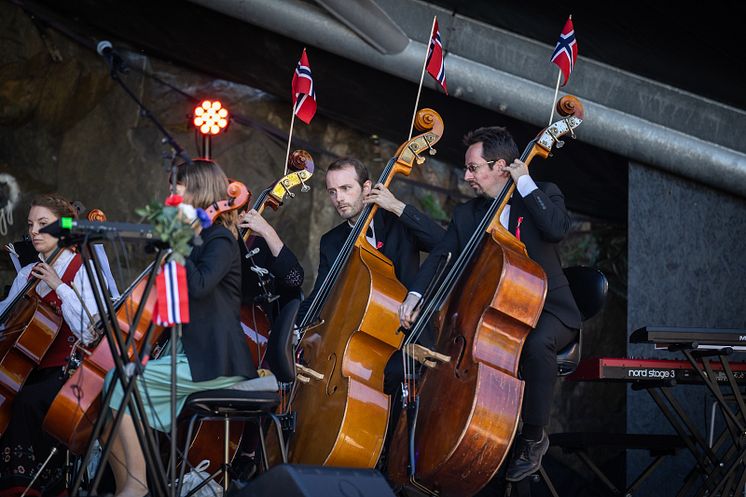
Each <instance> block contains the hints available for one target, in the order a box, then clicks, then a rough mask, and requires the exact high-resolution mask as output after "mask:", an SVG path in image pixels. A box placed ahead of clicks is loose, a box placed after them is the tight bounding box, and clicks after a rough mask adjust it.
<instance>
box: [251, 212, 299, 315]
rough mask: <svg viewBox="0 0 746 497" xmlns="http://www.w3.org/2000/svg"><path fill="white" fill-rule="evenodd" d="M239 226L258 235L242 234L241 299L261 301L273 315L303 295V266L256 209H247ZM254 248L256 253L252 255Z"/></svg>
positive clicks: (269, 313)
mask: <svg viewBox="0 0 746 497" xmlns="http://www.w3.org/2000/svg"><path fill="white" fill-rule="evenodd" d="M238 226H239V227H240V228H245V229H249V230H251V232H252V234H253V235H256V236H252V237H249V241H248V242H246V243H244V242H243V240H242V239H240V238H239V247H240V248H241V262H242V265H243V267H242V271H243V275H242V289H241V293H242V301H243V303H245V304H251V303H258V304H260V305H261V306H262V308H263V309H264V311H265V312H266V313H267V315H268V316H269V317H270V319H271V318H273V317H275V316H276V315H277V314H278V312H279V310H280V308H281V307H282V305H284V304H285V303H286V302H287V301H288V300H289V299H292V298H294V297H296V296H298V295H300V292H301V285H302V284H303V276H304V272H303V266H301V265H300V263H299V262H298V258H297V257H296V256H295V254H294V253H293V251H292V250H290V249H289V248H288V246H287V245H285V243H283V241H282V239H281V238H280V237H279V235H278V234H277V232H276V231H275V229H274V228H273V227H272V225H271V224H269V223H268V222H267V221H266V220H265V219H264V218H263V217H262V215H261V214H259V213H258V212H257V211H256V210H254V209H251V210H250V211H248V212H246V213H244V214H243V215H242V216H241V219H240V221H239V224H238ZM253 252H256V253H255V254H254V255H251V253H253ZM247 254H248V255H249V257H246V255H247ZM275 297H276V298H275ZM270 300H271V301H270Z"/></svg>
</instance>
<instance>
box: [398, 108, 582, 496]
mask: <svg viewBox="0 0 746 497" xmlns="http://www.w3.org/2000/svg"><path fill="white" fill-rule="evenodd" d="M558 110H559V112H560V115H562V116H567V117H565V118H563V119H560V120H559V121H557V122H555V123H553V124H552V125H550V126H549V127H548V128H546V129H544V130H542V132H541V133H539V135H538V136H537V137H536V138H535V139H534V140H532V141H531V142H530V143H529V144H528V146H527V147H526V149H525V150H524V152H523V154H522V155H521V160H522V161H523V162H524V163H525V164H526V165H528V164H529V163H530V162H531V160H532V159H533V158H534V157H537V156H538V157H541V158H547V157H548V156H549V153H550V152H551V150H552V148H553V146H554V145H555V144H556V145H557V148H559V147H561V146H562V145H563V142H562V141H561V140H560V138H561V137H562V136H564V135H566V134H571V135H572V136H574V133H573V130H574V129H575V128H576V127H577V126H579V125H580V124H581V122H582V117H583V108H582V106H581V104H580V102H579V101H577V99H575V98H574V97H563V98H562V99H561V100H560V102H559V103H558ZM514 189H515V184H514V183H513V181H512V178H510V177H509V178H508V180H507V182H506V184H505V186H504V187H503V190H502V191H501V192H500V193H499V195H498V196H497V198H496V199H495V200H494V201H493V202H492V204H491V206H490V208H489V210H488V211H487V213H486V215H485V216H484V217H483V219H482V221H481V222H480V224H479V225H478V226H477V228H476V230H475V231H474V233H473V235H472V236H471V238H470V239H469V240H468V242H467V243H466V245H465V247H464V249H463V251H462V253H461V254H460V255H459V256H458V258H457V259H456V260H455V261H454V262H453V264H452V265H451V267H450V268H449V269H447V270H446V273H445V277H444V278H443V279H442V282H441V283H440V284H439V285H436V286H435V287H434V288H435V292H434V294H433V295H432V296H430V298H427V299H425V303H424V305H425V307H424V308H423V309H422V311H421V313H420V315H419V316H418V317H417V320H416V321H415V323H414V325H413V327H412V329H411V333H410V335H409V336H408V337H407V342H408V343H412V344H413V343H414V340H416V339H417V337H418V336H419V335H420V334H421V333H422V331H423V329H424V327H425V326H426V325H427V324H428V322H429V321H430V319H431V318H433V317H435V315H436V313H438V312H440V314H439V315H438V316H437V319H436V322H437V323H436V324H437V325H438V327H439V328H440V333H439V336H438V340H437V345H436V350H437V351H438V352H440V353H442V354H445V355H448V356H450V357H451V361H449V362H447V363H444V364H439V365H437V366H435V367H433V368H432V369H428V370H427V371H426V373H425V374H424V378H423V379H422V381H421V382H420V385H417V384H416V383H415V382H414V379H413V375H412V372H413V371H412V367H411V366H407V367H405V386H406V388H405V392H406V393H407V396H406V398H405V399H404V403H405V405H406V409H405V410H406V416H403V417H402V419H400V420H399V421H400V422H399V425H398V426H397V429H396V431H395V434H394V438H393V440H392V444H391V451H390V459H389V477H390V478H391V479H392V480H393V481H394V482H396V483H397V484H400V485H406V484H410V485H412V486H414V487H416V488H418V489H419V490H422V491H424V492H425V493H427V494H430V495H433V494H435V493H437V494H438V495H444V496H464V495H474V494H475V493H477V492H478V491H479V490H480V489H481V488H482V487H484V486H485V485H486V484H487V483H488V482H489V481H490V479H492V477H493V476H494V475H495V473H496V472H497V470H498V469H499V468H500V466H501V464H502V462H503V460H504V459H505V457H506V455H507V453H508V449H509V448H510V446H511V444H512V441H513V438H514V437H515V433H516V430H517V427H518V421H519V416H520V412H521V403H522V398H523V381H522V380H520V379H519V378H518V363H519V359H520V355H521V349H522V347H523V343H524V341H525V340H526V336H527V335H528V333H529V332H530V331H531V329H533V328H534V326H536V323H537V322H538V319H539V315H540V314H541V312H542V310H543V306H544V299H545V297H546V292H547V279H546V275H545V273H544V270H543V269H542V268H541V266H539V265H538V264H537V263H536V262H534V261H533V260H531V259H530V258H529V257H528V255H527V253H526V248H525V246H524V244H523V243H522V242H521V241H520V240H518V239H516V238H515V237H514V236H513V235H512V234H511V233H510V232H508V231H507V230H506V229H505V228H503V226H502V225H501V224H500V213H501V212H502V211H503V209H504V207H505V205H507V202H508V200H509V198H510V196H511V195H512V193H513V191H514ZM464 295H468V298H461V296H464ZM405 350H407V348H405Z"/></svg>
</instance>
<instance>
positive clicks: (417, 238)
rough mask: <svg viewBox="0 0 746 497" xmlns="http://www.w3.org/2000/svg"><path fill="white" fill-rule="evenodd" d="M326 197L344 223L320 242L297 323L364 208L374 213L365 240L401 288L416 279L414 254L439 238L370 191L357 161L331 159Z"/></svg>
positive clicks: (424, 221) (384, 193)
mask: <svg viewBox="0 0 746 497" xmlns="http://www.w3.org/2000/svg"><path fill="white" fill-rule="evenodd" d="M326 191H327V193H328V194H329V201H330V202H331V204H332V206H333V207H334V208H335V209H336V210H337V214H339V216H340V217H341V218H342V219H344V222H343V223H341V224H339V225H337V226H336V227H335V228H332V229H331V230H329V231H327V232H326V233H324V234H323V235H322V236H321V241H320V243H319V270H318V273H317V275H316V281H315V283H314V286H313V290H312V292H311V294H310V295H309V296H308V298H306V299H305V300H304V301H303V304H301V307H300V311H299V312H298V319H297V321H298V322H300V321H301V320H302V319H303V316H304V315H305V313H306V312H307V311H308V308H309V307H310V305H311V302H312V301H313V299H314V297H315V296H316V293H317V292H318V289H319V287H320V286H321V284H322V283H323V282H324V279H325V278H326V275H327V274H328V273H329V269H330V268H331V266H332V264H333V263H334V259H335V257H336V256H337V254H338V253H339V251H340V249H341V248H342V245H344V242H345V240H346V239H347V235H348V234H349V233H350V231H352V227H353V226H354V225H355V222H357V218H358V216H359V215H360V212H362V210H363V207H364V206H365V204H377V205H378V206H379V207H380V209H379V210H378V212H377V213H376V215H375V216H374V218H373V222H371V224H370V229H369V230H368V233H367V239H368V241H369V242H370V244H371V245H372V246H373V247H375V248H376V249H378V250H380V251H381V253H383V255H385V256H386V257H388V258H389V260H391V262H392V263H393V264H394V270H395V272H396V277H397V278H398V279H399V281H401V282H402V283H403V284H404V286H407V285H408V284H410V283H411V282H412V280H413V279H414V276H415V275H416V274H417V269H418V268H419V266H420V251H425V252H429V251H430V250H431V249H432V248H433V247H434V246H435V244H436V243H437V242H438V241H439V240H440V238H441V237H442V236H443V233H444V230H443V228H441V227H440V226H439V225H438V224H437V223H436V222H435V221H433V220H432V219H430V218H429V217H428V216H426V215H425V214H423V213H422V212H420V211H419V210H417V208H415V207H414V206H412V205H408V204H405V203H404V202H401V201H400V200H398V199H397V198H396V197H395V196H394V195H393V194H392V193H391V191H389V189H388V188H386V187H385V186H384V185H382V184H380V183H379V184H377V185H375V186H373V183H372V181H371V179H370V173H369V172H368V168H367V167H365V165H364V164H363V163H362V162H360V161H359V160H357V159H354V158H349V157H348V158H342V159H337V160H336V161H334V162H332V163H331V164H330V165H329V167H328V169H327V172H326Z"/></svg>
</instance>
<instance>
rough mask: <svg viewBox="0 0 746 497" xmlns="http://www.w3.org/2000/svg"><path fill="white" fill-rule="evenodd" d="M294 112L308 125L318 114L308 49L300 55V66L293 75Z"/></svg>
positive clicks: (296, 67)
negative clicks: (307, 53)
mask: <svg viewBox="0 0 746 497" xmlns="http://www.w3.org/2000/svg"><path fill="white" fill-rule="evenodd" d="M292 86H293V112H295V115H296V116H298V119H300V120H301V121H303V122H304V123H306V124H311V119H313V116H314V114H316V90H315V89H314V87H313V78H312V77H311V66H309V65H308V56H307V55H306V49H305V48H304V49H303V53H302V54H301V55H300V60H299V61H298V65H297V66H295V74H293V85H292Z"/></svg>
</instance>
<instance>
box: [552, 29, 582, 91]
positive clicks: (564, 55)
mask: <svg viewBox="0 0 746 497" xmlns="http://www.w3.org/2000/svg"><path fill="white" fill-rule="evenodd" d="M577 58H578V43H577V42H576V41H575V28H573V26H572V16H570V17H569V18H568V19H567V22H566V23H565V27H564V28H562V33H560V37H559V41H558V42H557V46H556V47H554V53H552V59H551V61H552V62H553V63H555V64H557V67H559V68H560V71H562V75H563V76H564V77H565V80H564V82H563V83H562V86H565V85H566V84H567V80H568V79H570V73H571V72H572V70H573V68H574V67H575V60H576V59H577Z"/></svg>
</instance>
